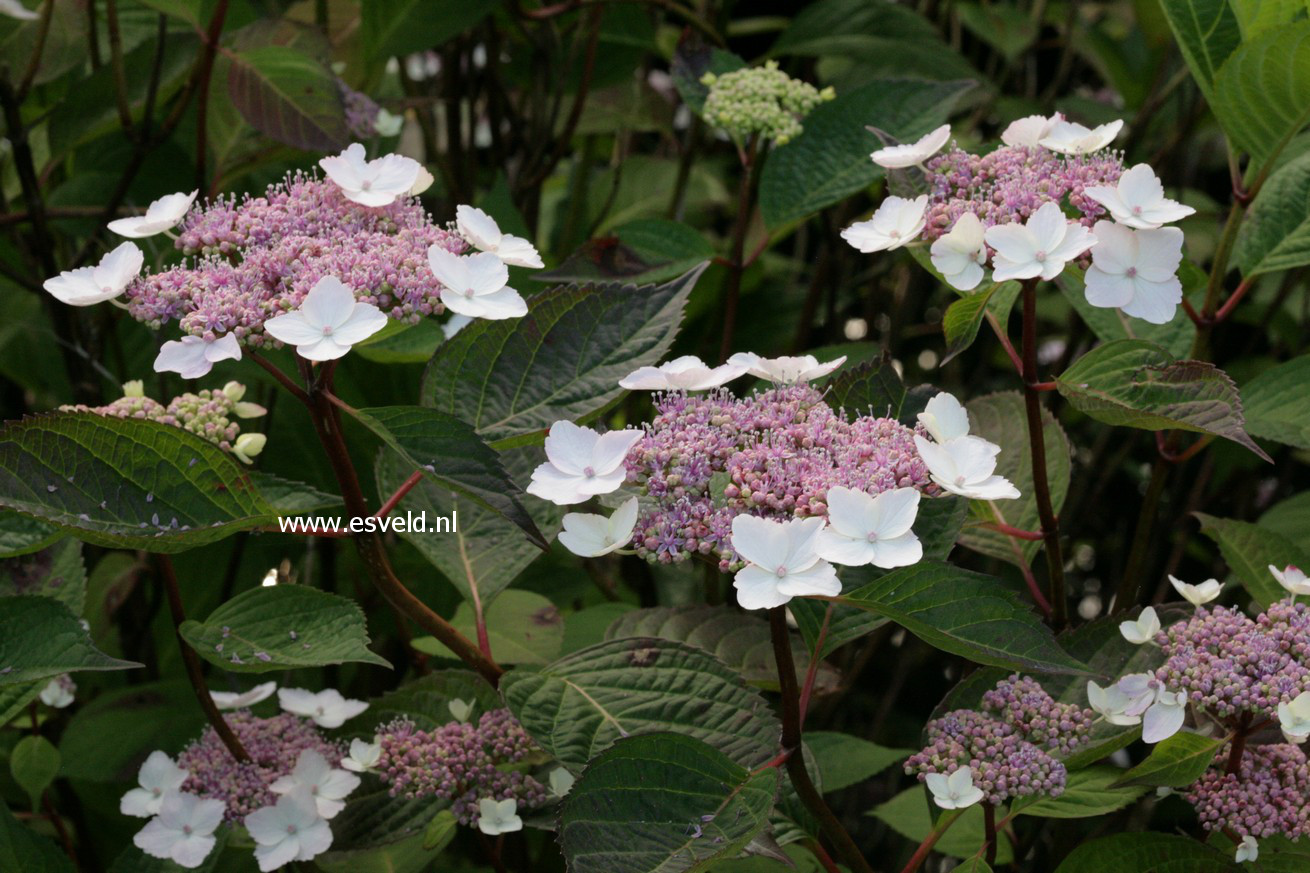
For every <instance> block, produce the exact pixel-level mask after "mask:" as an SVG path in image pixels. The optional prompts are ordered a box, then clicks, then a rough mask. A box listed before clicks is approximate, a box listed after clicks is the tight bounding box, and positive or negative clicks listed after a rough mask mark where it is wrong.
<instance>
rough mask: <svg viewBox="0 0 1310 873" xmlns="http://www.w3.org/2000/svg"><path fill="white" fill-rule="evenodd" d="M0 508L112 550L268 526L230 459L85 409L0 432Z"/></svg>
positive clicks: (257, 497)
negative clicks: (51, 525) (13, 510)
mask: <svg viewBox="0 0 1310 873" xmlns="http://www.w3.org/2000/svg"><path fill="white" fill-rule="evenodd" d="M0 505H4V506H6V507H8V508H10V509H15V510H18V511H19V512H22V513H25V514H27V515H30V516H34V517H36V518H39V519H41V520H42V521H46V522H50V523H52V524H56V525H59V526H60V527H62V528H65V529H67V530H69V531H71V532H72V533H73V534H74V535H75V536H76V537H77V538H78V539H80V540H84V541H86V542H89V543H94V544H96V545H100V546H108V547H111V548H131V549H145V550H146V551H150V552H180V551H184V550H186V549H189V548H193V547H195V546H199V545H204V544H205V543H211V542H214V541H215V540H220V539H222V538H224V537H227V536H230V535H231V534H233V533H236V532H237V531H240V530H247V529H249V528H252V527H259V526H261V525H268V524H273V523H275V522H276V521H277V510H276V509H275V508H274V507H273V506H272V504H270V503H269V502H268V501H267V500H266V499H265V498H264V496H263V495H261V494H260V493H259V492H258V490H257V489H256V488H255V487H254V485H253V484H252V481H251V479H250V477H249V476H248V475H247V474H246V472H245V471H244V470H242V469H241V468H240V466H239V465H238V464H237V462H236V461H234V460H233V459H232V456H231V455H229V454H228V453H227V452H224V451H223V450H222V449H220V448H218V447H217V446H215V445H214V444H213V443H210V442H207V441H206V440H203V439H201V438H200V437H198V436H196V435H195V434H192V433H189V432H187V431H185V430H183V429H182V428H180V427H170V426H169V425H166V424H160V423H158V422H154V421H142V420H139V419H134V418H113V417H110V416H104V415H96V414H94V413H90V412H61V413H54V414H50V415H39V416H33V417H30V418H25V419H23V420H22V421H13V422H8V423H7V424H6V425H5V426H4V427H3V428H2V429H0Z"/></svg>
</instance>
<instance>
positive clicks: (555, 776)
mask: <svg viewBox="0 0 1310 873" xmlns="http://www.w3.org/2000/svg"><path fill="white" fill-rule="evenodd" d="M576 781H577V780H576V779H575V778H574V777H573V774H572V773H570V772H569V771H568V770H566V769H564V768H563V767H556V768H555V769H554V770H551V771H550V793H551V794H553V795H555V796H556V797H564V796H565V795H566V794H568V793H569V792H570V791H572V790H573V783H574V782H576Z"/></svg>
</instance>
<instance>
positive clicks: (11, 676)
mask: <svg viewBox="0 0 1310 873" xmlns="http://www.w3.org/2000/svg"><path fill="white" fill-rule="evenodd" d="M141 666H143V665H141V664H138V663H136V662H135V661H120V660H118V659H117V658H111V657H109V656H108V655H106V654H105V653H104V652H102V651H100V650H99V649H97V648H96V647H95V645H94V644H92V642H91V638H90V637H89V636H87V632H86V631H85V630H83V629H82V624H81V622H79V621H78V619H77V616H75V615H73V613H71V612H69V611H68V607H66V606H64V605H63V604H62V603H60V602H59V601H57V600H55V599H53V598H50V597H41V596H40V595H33V594H28V595H23V596H20V597H0V686H5V685H20V684H23V683H27V682H34V681H36V680H38V679H49V678H50V677H51V676H58V675H59V674H60V673H72V672H74V671H78V670H128V669H131V668H133V667H141Z"/></svg>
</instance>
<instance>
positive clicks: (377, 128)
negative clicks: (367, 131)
mask: <svg viewBox="0 0 1310 873" xmlns="http://www.w3.org/2000/svg"><path fill="white" fill-rule="evenodd" d="M404 126H405V116H404V115H394V114H392V113H390V112H388V111H387V110H385V109H382V108H379V109H378V114H377V115H375V116H373V132H374V133H376V134H377V135H378V136H395V135H396V134H398V133H400V129H401V128H402V127H404Z"/></svg>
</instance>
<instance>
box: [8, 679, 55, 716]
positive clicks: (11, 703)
mask: <svg viewBox="0 0 1310 873" xmlns="http://www.w3.org/2000/svg"><path fill="white" fill-rule="evenodd" d="M46 684H47V683H46V680H41V681H39V682H32V683H29V684H27V685H5V686H0V727H4V726H5V725H7V724H9V722H11V721H13V720H14V719H15V718H18V717H19V716H20V715H24V714H25V712H26V710H27V707H28V705H29V704H30V703H31V702H32V701H33V700H36V698H37V695H39V694H40V693H41V690H42V689H43V688H45V686H46Z"/></svg>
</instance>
